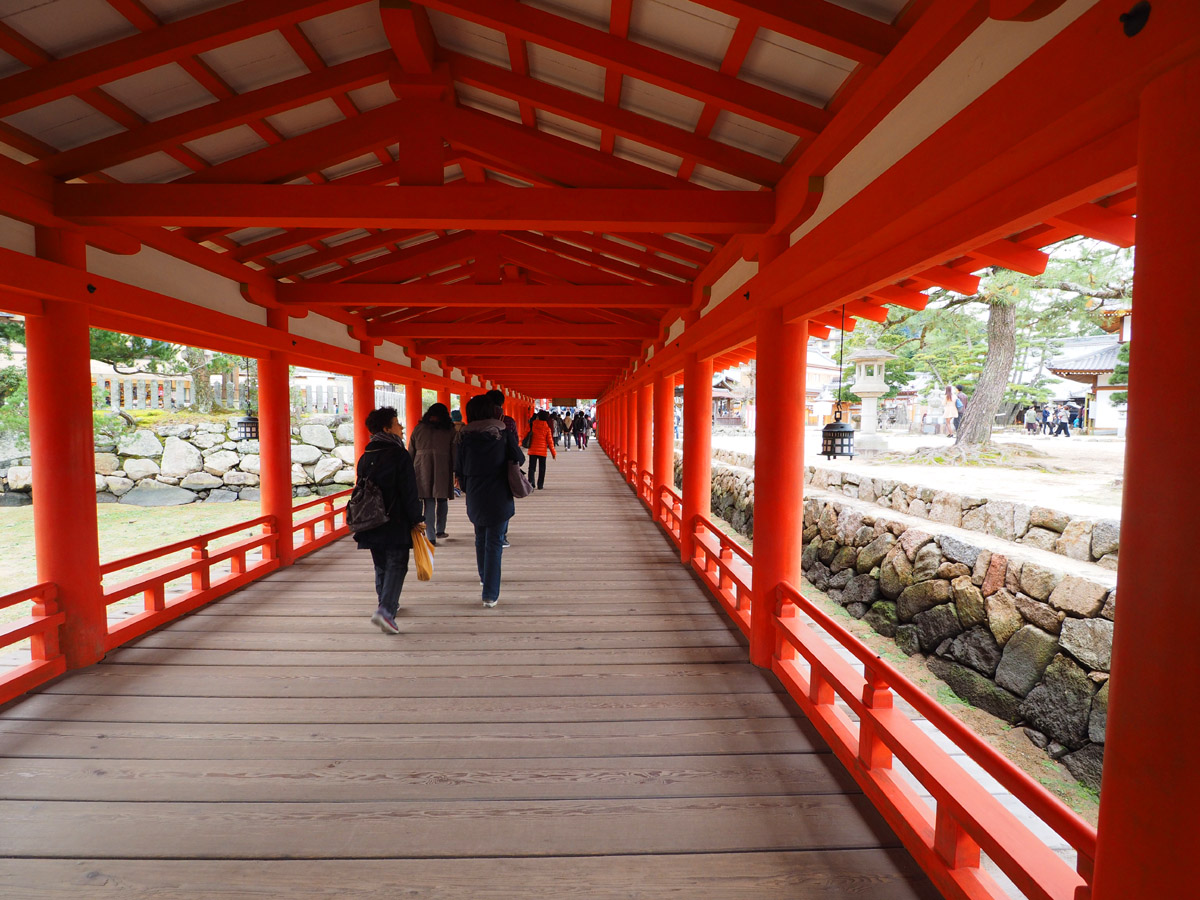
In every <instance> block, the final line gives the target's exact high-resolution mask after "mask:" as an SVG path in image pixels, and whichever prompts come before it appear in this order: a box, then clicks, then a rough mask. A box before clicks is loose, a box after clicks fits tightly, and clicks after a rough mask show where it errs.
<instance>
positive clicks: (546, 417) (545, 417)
mask: <svg viewBox="0 0 1200 900" xmlns="http://www.w3.org/2000/svg"><path fill="white" fill-rule="evenodd" d="M537 418H538V419H539V420H541V421H542V422H549V421H550V413H548V412H546V411H545V410H544V409H539V410H538V412H537Z"/></svg>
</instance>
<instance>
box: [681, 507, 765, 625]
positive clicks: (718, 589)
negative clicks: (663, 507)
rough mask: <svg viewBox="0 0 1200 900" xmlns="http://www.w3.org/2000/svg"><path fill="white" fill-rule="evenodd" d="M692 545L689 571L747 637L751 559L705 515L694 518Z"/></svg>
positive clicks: (752, 561) (751, 580) (751, 585)
mask: <svg viewBox="0 0 1200 900" xmlns="http://www.w3.org/2000/svg"><path fill="white" fill-rule="evenodd" d="M693 546H694V547H695V550H696V555H695V556H694V557H693V558H692V568H693V569H695V570H696V571H697V572H698V573H699V574H700V577H701V578H703V579H704V582H705V584H707V585H708V588H709V590H710V591H712V593H713V596H714V597H716V598H717V601H718V602H719V603H720V604H721V606H722V607H724V608H725V612H726V613H727V614H728V615H729V617H730V618H731V619H733V621H734V622H735V623H737V626H738V628H740V629H741V630H742V633H743V634H745V635H747V636H749V634H750V602H751V590H752V587H753V583H754V574H753V565H754V558H753V557H752V556H751V555H750V553H749V552H748V551H747V550H746V549H745V548H744V547H742V546H741V545H740V544H738V543H736V542H735V541H733V540H731V539H730V538H729V537H728V535H726V534H725V533H724V532H723V531H721V530H720V529H719V528H717V527H716V526H715V525H714V524H713V523H712V522H711V521H709V520H708V519H707V518H705V517H704V516H697V517H696V523H695V525H694V527H693Z"/></svg>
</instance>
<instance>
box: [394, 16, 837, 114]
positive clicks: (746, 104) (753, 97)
mask: <svg viewBox="0 0 1200 900" xmlns="http://www.w3.org/2000/svg"><path fill="white" fill-rule="evenodd" d="M414 2H417V3H420V5H422V6H425V7H428V8H429V9H435V10H438V11H439V12H443V13H448V14H450V15H452V16H458V17H460V18H463V19H466V20H467V21H470V22H475V23H476V24H479V25H484V26H486V27H488V28H494V29H496V30H497V31H500V32H501V33H503V34H507V35H513V36H516V37H519V38H521V39H523V40H526V41H531V42H533V43H535V44H538V45H540V46H543V47H549V48H550V49H551V50H557V51H558V52H559V53H566V54H567V55H568V56H573V57H576V58H577V59H582V60H584V61H585V62H590V63H592V64H593V65H597V66H603V67H604V68H606V69H610V70H613V71H617V72H620V73H621V74H623V75H632V76H633V77H634V78H638V79H641V80H642V81H646V82H649V83H650V84H654V85H657V86H658V87H663V88H666V89H667V90H671V91H675V92H677V93H680V94H683V95H684V96H685V97H692V98H693V99H696V100H700V101H702V102H704V103H712V104H714V105H716V106H719V107H720V108H722V109H725V110H728V111H729V112H733V113H736V114H738V115H740V116H745V117H746V118H748V119H753V120H754V121H756V122H763V123H765V124H767V125H770V126H772V127H773V128H778V129H780V130H781V131H785V132H787V133H788V134H794V135H798V136H804V137H807V136H812V135H814V134H816V133H817V132H819V131H820V130H821V129H822V128H824V127H825V125H826V124H827V123H828V122H829V119H830V116H831V114H830V113H829V112H827V111H826V110H824V109H821V108H820V107H818V106H815V105H813V104H809V103H804V102H802V101H800V100H794V99H792V98H791V97H785V96H784V95H782V94H777V93H775V92H774V91H770V90H767V89H766V88H762V87H759V86H758V85H754V84H750V83H749V82H746V81H741V80H739V79H737V78H734V77H732V76H729V75H723V74H721V73H719V72H714V71H713V70H712V69H709V68H707V67H706V66H702V65H700V64H699V63H694V62H691V61H689V60H685V59H682V58H681V57H678V56H674V55H672V54H670V53H665V52H663V51H661V50H655V49H654V48H652V47H647V46H645V45H644V44H638V43H635V42H633V41H630V40H626V39H624V38H620V37H616V36H615V35H611V34H607V33H605V32H603V31H600V30H598V29H596V28H592V27H590V26H588V25H583V24H581V23H579V22H573V21H571V20H569V19H566V18H563V17H562V16H557V15H554V14H553V13H548V12H543V11H542V10H540V9H535V8H533V7H531V6H526V5H524V4H522V3H517V2H515V0H414Z"/></svg>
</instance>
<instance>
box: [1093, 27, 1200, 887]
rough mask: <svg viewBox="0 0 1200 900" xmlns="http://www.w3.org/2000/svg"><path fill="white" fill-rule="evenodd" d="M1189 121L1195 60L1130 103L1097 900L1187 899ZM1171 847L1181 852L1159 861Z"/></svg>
mask: <svg viewBox="0 0 1200 900" xmlns="http://www.w3.org/2000/svg"><path fill="white" fill-rule="evenodd" d="M1149 27H1153V19H1151V25H1150V26H1149ZM1197 109H1200V59H1192V60H1191V61H1189V62H1188V63H1186V64H1184V65H1183V66H1180V67H1179V68H1176V69H1174V70H1172V71H1170V72H1168V73H1167V74H1166V75H1163V76H1162V77H1161V78H1159V79H1158V80H1157V81H1155V82H1154V83H1152V84H1151V85H1150V86H1149V87H1147V88H1146V90H1145V92H1144V93H1143V94H1142V98H1141V120H1140V126H1139V153H1138V177H1137V183H1138V220H1137V263H1136V268H1135V271H1134V278H1133V292H1134V297H1135V299H1136V301H1137V306H1138V309H1139V311H1140V312H1141V315H1140V316H1139V318H1138V320H1137V331H1136V335H1135V339H1134V340H1133V341H1132V342H1131V344H1130V359H1129V418H1128V424H1127V426H1126V431H1125V441H1126V443H1125V494H1124V501H1123V503H1122V507H1121V553H1120V568H1119V570H1118V578H1119V580H1120V586H1121V602H1120V615H1119V617H1118V618H1117V621H1116V629H1115V635H1114V641H1113V657H1112V678H1111V680H1110V681H1109V682H1108V686H1109V692H1110V693H1109V698H1108V725H1107V737H1106V740H1105V744H1104V778H1103V783H1102V785H1101V791H1100V793H1101V797H1102V798H1103V799H1102V800H1101V803H1100V823H1099V829H1098V830H1099V836H1100V839H1099V843H1098V850H1097V857H1096V872H1095V883H1094V890H1093V894H1092V896H1093V897H1094V898H1095V900H1125V898H1130V897H1146V898H1151V897H1155V898H1157V897H1193V896H1195V895H1196V853H1195V851H1196V849H1197V834H1198V833H1200V832H1198V830H1197V821H1198V820H1197V815H1198V813H1197V810H1200V768H1197V766H1196V761H1195V759H1194V750H1195V748H1196V747H1197V746H1200V719H1198V718H1197V716H1196V715H1195V714H1194V712H1193V711H1192V710H1191V703H1190V699H1189V698H1190V697H1191V691H1190V687H1191V685H1190V683H1189V679H1188V678H1187V677H1186V675H1184V672H1185V671H1194V666H1195V661H1196V646H1195V637H1196V635H1197V634H1200V603H1197V602H1196V586H1195V581H1194V579H1193V577H1192V570H1191V567H1190V566H1188V565H1184V564H1182V561H1183V560H1187V559H1190V558H1191V557H1192V555H1193V554H1194V552H1195V550H1194V547H1193V541H1192V538H1191V530H1190V529H1189V528H1187V527H1185V526H1186V525H1187V524H1188V523H1190V522H1192V521H1193V520H1194V518H1195V515H1196V509H1197V508H1200V486H1198V484H1197V482H1196V479H1195V477H1194V476H1195V467H1196V445H1197V444H1196V442H1197V436H1198V435H1197V428H1196V423H1195V420H1194V419H1193V417H1192V416H1190V415H1188V414H1187V410H1189V409H1194V408H1195V383H1194V381H1193V380H1192V379H1190V378H1186V377H1184V378H1181V377H1180V363H1181V361H1183V360H1191V359H1194V358H1195V340H1196V335H1197V334H1200V280H1198V279H1197V275H1196V260H1195V253H1196V244H1197V241H1198V240H1200V229H1198V228H1197V220H1196V210H1197V208H1198V207H1200V167H1198V166H1197V164H1196V161H1197V160H1198V159H1200V117H1197V116H1196V115H1195V114H1194V111H1195V110H1197ZM1189 110H1190V111H1191V112H1190V113H1189ZM1163 560H1176V561H1178V562H1177V564H1173V565H1163ZM1181 676H1182V680H1181ZM1181 841H1182V842H1183V846H1181V845H1180V842H1181ZM1171 847H1177V848H1179V851H1181V852H1170V851H1168V850H1164V848H1171ZM1184 847H1186V848H1187V850H1186V851H1185V850H1184Z"/></svg>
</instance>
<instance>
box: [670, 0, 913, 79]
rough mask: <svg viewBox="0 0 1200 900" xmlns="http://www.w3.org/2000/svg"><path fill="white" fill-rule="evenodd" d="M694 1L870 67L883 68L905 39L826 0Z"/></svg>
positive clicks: (873, 20)
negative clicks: (886, 60)
mask: <svg viewBox="0 0 1200 900" xmlns="http://www.w3.org/2000/svg"><path fill="white" fill-rule="evenodd" d="M693 2H696V3H699V4H700V5H701V6H707V7H708V8H709V9H715V10H718V11H719V12H723V13H726V14H727V15H730V16H735V17H737V18H739V19H741V20H742V21H744V22H749V23H751V24H753V25H754V26H756V27H758V28H768V29H770V30H771V31H777V32H779V33H780V34H785V35H787V36H788V37H791V38H795V39H796V40H798V41H801V42H803V43H805V44H811V45H812V46H814V47H820V48H821V49H822V50H828V51H829V52H830V53H836V54H837V55H838V56H844V57H846V58H847V59H852V60H854V61H855V62H860V63H866V64H867V65H869V66H877V65H879V63H880V62H881V61H882V59H883V57H885V56H886V55H887V54H888V53H889V52H890V51H891V49H892V48H893V47H895V46H896V42H897V41H899V40H900V36H901V32H900V30H899V29H898V28H896V27H894V26H892V25H888V24H887V23H885V22H880V21H878V20H877V19H872V18H870V17H869V16H864V15H863V14H862V13H857V12H854V11H852V10H849V9H845V8H843V7H840V6H834V5H833V4H832V3H828V2H826V0H693Z"/></svg>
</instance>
